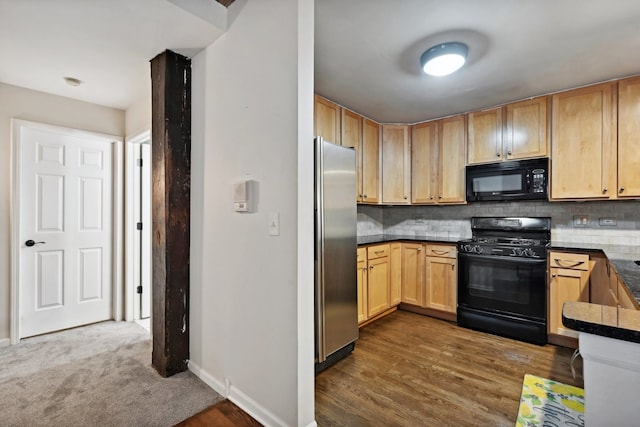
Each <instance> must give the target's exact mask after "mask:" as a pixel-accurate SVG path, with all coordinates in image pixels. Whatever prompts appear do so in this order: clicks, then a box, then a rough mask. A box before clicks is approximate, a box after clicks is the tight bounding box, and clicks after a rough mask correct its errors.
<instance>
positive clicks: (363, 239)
mask: <svg viewBox="0 0 640 427" xmlns="http://www.w3.org/2000/svg"><path fill="white" fill-rule="evenodd" d="M460 240H463V238H461V237H442V236H438V235H435V234H433V235H428V234H427V235H422V236H415V235H413V236H412V235H409V234H407V235H399V234H374V235H371V236H358V245H371V244H374V243H388V242H399V241H410V242H431V243H457V242H458V241H460Z"/></svg>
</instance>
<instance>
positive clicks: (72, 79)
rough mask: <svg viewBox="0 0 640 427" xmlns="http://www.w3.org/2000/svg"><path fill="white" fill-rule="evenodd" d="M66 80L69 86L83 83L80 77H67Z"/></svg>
mask: <svg viewBox="0 0 640 427" xmlns="http://www.w3.org/2000/svg"><path fill="white" fill-rule="evenodd" d="M64 81H65V82H66V83H67V84H68V85H69V86H80V85H81V84H82V80H80V79H76V78H75V77H65V78H64Z"/></svg>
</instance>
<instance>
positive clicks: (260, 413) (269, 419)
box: [188, 361, 317, 427]
mask: <svg viewBox="0 0 640 427" xmlns="http://www.w3.org/2000/svg"><path fill="white" fill-rule="evenodd" d="M188 366H189V370H190V371H191V372H192V373H193V374H194V375H195V376H196V377H198V378H200V379H201V380H202V381H203V382H204V383H205V384H206V385H208V386H209V387H211V388H212V389H213V390H215V392H216V393H218V394H220V395H221V396H223V397H225V398H227V399H229V400H230V401H232V402H233V403H235V404H236V405H237V406H238V407H239V408H240V409H242V410H243V411H245V412H246V413H247V414H249V415H251V416H252V417H253V418H255V420H256V421H258V422H259V423H260V424H262V425H265V426H283V427H285V426H286V425H287V423H285V422H284V421H283V420H281V419H280V418H278V417H277V416H276V415H274V414H272V413H271V412H270V411H268V410H267V409H265V408H264V407H262V406H261V405H260V404H258V403H257V402H256V401H255V400H253V399H252V398H251V397H249V396H248V395H246V394H245V393H243V392H242V391H241V390H239V389H238V388H237V387H235V386H233V385H229V386H228V390H227V386H225V383H223V382H222V381H219V380H218V379H216V378H214V377H213V376H212V375H211V374H209V373H208V372H207V371H205V370H204V369H202V368H201V367H200V366H198V365H197V364H196V363H193V362H192V361H189V365H188ZM315 426H317V424H316V423H315V421H314V422H313V423H311V424H309V427H315Z"/></svg>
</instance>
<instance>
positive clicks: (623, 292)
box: [618, 278, 637, 310]
mask: <svg viewBox="0 0 640 427" xmlns="http://www.w3.org/2000/svg"><path fill="white" fill-rule="evenodd" d="M618 306H620V307H621V308H628V309H630V310H636V309H637V308H636V304H634V301H633V300H632V299H631V296H630V295H629V293H628V292H627V289H626V286H625V285H624V283H622V281H621V280H620V278H618Z"/></svg>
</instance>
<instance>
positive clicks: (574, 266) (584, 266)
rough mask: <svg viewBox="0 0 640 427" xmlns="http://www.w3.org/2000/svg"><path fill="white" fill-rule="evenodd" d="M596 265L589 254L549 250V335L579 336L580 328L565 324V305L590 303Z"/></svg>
mask: <svg viewBox="0 0 640 427" xmlns="http://www.w3.org/2000/svg"><path fill="white" fill-rule="evenodd" d="M594 264H595V261H591V260H589V255H588V254H579V253H568V252H553V251H552V252H549V282H548V283H549V292H548V295H549V315H548V318H549V322H548V325H547V328H548V333H549V334H551V335H561V336H564V337H570V338H577V337H578V332H577V331H574V330H573V329H569V328H566V327H565V326H564V325H563V324H562V305H563V304H564V303H565V302H567V301H583V302H589V276H590V274H591V270H592V269H593V266H594Z"/></svg>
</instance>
